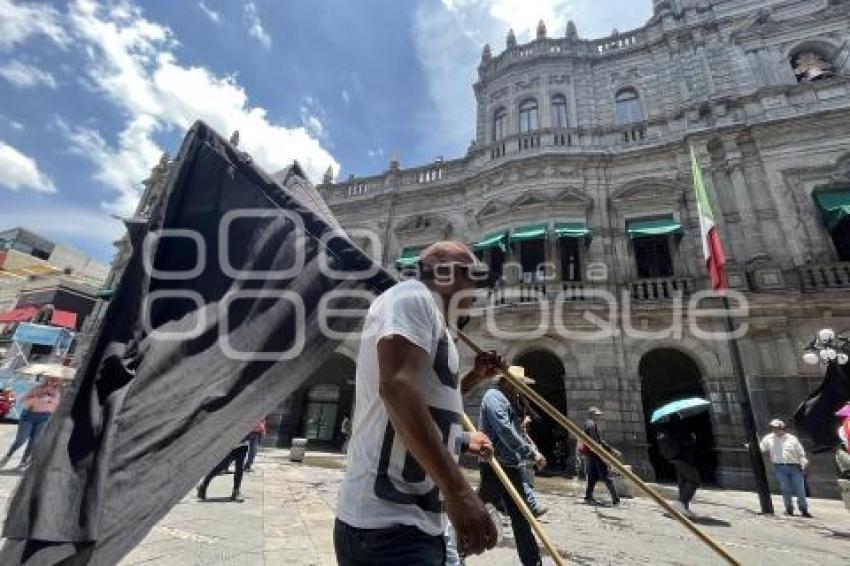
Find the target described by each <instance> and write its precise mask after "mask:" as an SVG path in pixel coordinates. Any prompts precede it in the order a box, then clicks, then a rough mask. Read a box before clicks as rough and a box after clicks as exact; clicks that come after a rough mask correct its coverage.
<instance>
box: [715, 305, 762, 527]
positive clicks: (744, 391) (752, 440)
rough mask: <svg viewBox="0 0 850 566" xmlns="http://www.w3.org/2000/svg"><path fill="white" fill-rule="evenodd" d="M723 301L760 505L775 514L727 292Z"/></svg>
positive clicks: (733, 367) (733, 365) (730, 349)
mask: <svg viewBox="0 0 850 566" xmlns="http://www.w3.org/2000/svg"><path fill="white" fill-rule="evenodd" d="M720 300H721V301H722V302H723V312H724V313H725V319H726V332H727V336H728V337H729V339H728V344H729V352H730V354H731V358H732V369H733V371H734V372H735V378H736V379H737V380H738V396H739V397H740V405H741V416H743V418H744V429H745V430H746V434H747V449H748V451H749V453H750V465H751V466H752V469H753V475H754V477H755V480H756V491H757V492H758V496H759V505H760V506H761V513H762V514H763V515H773V500H772V499H771V497H770V486H769V485H768V483H767V471H766V470H765V467H764V459H762V456H761V449H760V448H759V438H758V432H757V431H756V419H755V416H754V415H753V405H752V402H751V400H750V387H749V385H747V376H746V375H745V374H744V364H743V363H742V362H741V349H740V348H739V347H738V340H737V339H735V337H734V322H733V321H732V316H731V314H730V313H729V310H730V308H729V298H728V297H727V296H726V294H725V293H723V294H721V295H720Z"/></svg>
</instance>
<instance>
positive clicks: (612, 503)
mask: <svg viewBox="0 0 850 566" xmlns="http://www.w3.org/2000/svg"><path fill="white" fill-rule="evenodd" d="M620 503H621V501H620V498H619V497H618V498H617V499H613V500H612V501H611V505H613V506H614V507H616V506H617V505H619V504H620Z"/></svg>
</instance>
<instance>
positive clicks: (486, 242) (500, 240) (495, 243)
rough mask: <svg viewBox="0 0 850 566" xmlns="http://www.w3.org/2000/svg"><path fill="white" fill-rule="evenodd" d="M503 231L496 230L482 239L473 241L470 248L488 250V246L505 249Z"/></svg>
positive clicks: (504, 234)
mask: <svg viewBox="0 0 850 566" xmlns="http://www.w3.org/2000/svg"><path fill="white" fill-rule="evenodd" d="M506 239H507V238H506V233H505V232H496V233H495V234H490V235H489V236H485V237H484V239H483V240H479V241H477V242H473V244H472V249H473V250H488V249H490V248H500V249H501V250H502V251H505V240H506Z"/></svg>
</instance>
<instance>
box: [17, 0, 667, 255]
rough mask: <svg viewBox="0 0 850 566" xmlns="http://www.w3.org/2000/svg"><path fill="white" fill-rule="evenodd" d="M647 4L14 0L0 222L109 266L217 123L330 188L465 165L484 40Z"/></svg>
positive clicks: (261, 153)
mask: <svg viewBox="0 0 850 566" xmlns="http://www.w3.org/2000/svg"><path fill="white" fill-rule="evenodd" d="M650 13H651V1H650V0H628V1H624V0H490V1H487V0H357V1H349V0H253V1H248V0H173V1H168V2H166V1H164V0H160V1H150V2H141V1H137V2H132V1H130V0H114V1H109V2H96V1H95V0H68V1H59V0H56V1H53V2H35V1H28V2H24V1H22V0H0V229H2V228H6V227H11V226H17V225H23V226H26V227H29V228H31V229H33V230H35V231H37V232H39V233H42V234H44V235H46V236H49V237H52V238H54V239H56V240H59V241H62V242H65V243H68V244H71V245H74V246H76V247H79V248H80V249H83V250H84V251H86V252H88V253H90V254H92V255H93V256H95V257H97V258H98V259H101V260H108V259H109V258H110V257H111V256H112V247H111V242H112V241H113V240H115V239H117V238H118V237H119V236H120V234H121V231H122V227H121V224H120V223H119V222H117V221H115V220H114V219H112V215H113V214H118V215H126V214H127V213H128V212H130V211H131V210H132V209H133V207H134V206H135V203H136V201H137V199H138V196H139V192H140V190H141V183H140V181H141V180H142V179H144V178H145V177H146V176H147V174H148V171H149V170H150V168H151V167H152V166H153V165H154V164H155V163H156V161H157V160H158V159H159V156H160V155H161V153H162V152H163V151H168V152H170V153H172V154H173V153H174V152H176V150H177V148H178V147H179V143H180V140H181V139H182V136H183V134H184V132H185V130H186V127H187V126H188V125H189V124H191V122H192V121H193V120H195V119H197V118H203V119H205V120H206V121H208V122H209V123H210V124H212V125H213V126H214V127H216V128H217V129H219V130H220V131H221V132H222V133H223V134H225V135H229V133H230V132H231V131H232V130H233V129H237V128H238V129H239V130H240V134H241V143H240V146H241V147H242V148H243V149H244V150H246V151H248V152H250V153H251V154H252V155H253V156H254V158H255V160H257V161H258V162H259V163H260V164H261V165H263V166H264V167H265V168H266V169H267V170H269V171H274V170H277V169H279V168H281V167H283V166H285V165H287V164H288V163H290V162H291V161H292V160H293V159H298V160H299V162H300V163H301V164H302V165H303V166H304V167H305V169H306V170H307V172H308V174H309V175H310V177H311V179H312V180H313V181H314V182H317V181H318V180H319V179H320V178H321V175H322V173H323V172H324V171H325V170H326V169H327V168H328V167H329V166H330V167H331V168H332V169H333V171H334V174H335V175H337V177H338V178H344V177H347V176H348V174H349V173H354V174H355V175H368V174H373V173H378V172H381V171H384V170H385V169H386V167H387V163H388V162H389V160H390V158H391V157H392V156H397V157H398V158H399V159H400V161H401V163H402V166H403V167H405V166H414V165H417V164H421V163H425V162H429V161H431V160H433V159H434V158H435V157H436V156H438V155H442V156H444V157H445V158H447V159H449V158H454V157H459V156H461V155H463V154H464V152H465V151H466V148H467V147H468V145H469V142H470V140H471V139H472V137H473V132H474V116H475V107H474V99H473V95H472V87H471V85H472V82H473V81H474V79H475V74H476V68H477V64H478V61H479V57H480V53H481V47H482V46H483V44H484V43H485V42H490V43H491V44H492V45H493V48H494V52H495V53H499V52H500V51H501V50H502V49H503V47H504V37H505V34H506V32H507V30H508V28H511V27H512V28H513V29H514V30H515V31H516V33H517V36H518V39H519V40H520V41H525V40H528V39H529V38H530V37H531V36H532V35H533V33H534V29H535V27H536V25H537V22H538V21H539V20H540V19H541V18H543V19H544V21H545V22H546V24H547V26H548V30H549V35H551V36H555V35H562V34H563V33H564V29H565V27H566V22H567V21H568V20H569V19H573V20H575V22H576V24H577V26H578V29H579V33H580V34H581V35H582V36H583V37H589V38H592V37H600V36H604V35H607V34H609V33H610V32H611V30H612V29H613V28H618V29H620V30H627V29H631V28H634V27H637V26H640V25H642V24H643V23H644V22H645V21H646V20H647V19H648V18H649V16H650Z"/></svg>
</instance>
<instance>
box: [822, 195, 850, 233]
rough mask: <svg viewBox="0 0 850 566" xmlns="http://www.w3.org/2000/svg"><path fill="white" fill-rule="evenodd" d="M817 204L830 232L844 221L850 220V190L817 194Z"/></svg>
mask: <svg viewBox="0 0 850 566" xmlns="http://www.w3.org/2000/svg"><path fill="white" fill-rule="evenodd" d="M815 202H817V203H818V207H819V208H820V211H821V214H822V215H823V221H824V223H825V224H826V227H827V228H828V229H829V230H834V229H835V227H836V226H838V225H839V224H840V223H841V221H842V220H844V219H845V218H850V190H844V191H824V192H819V193H815Z"/></svg>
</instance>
